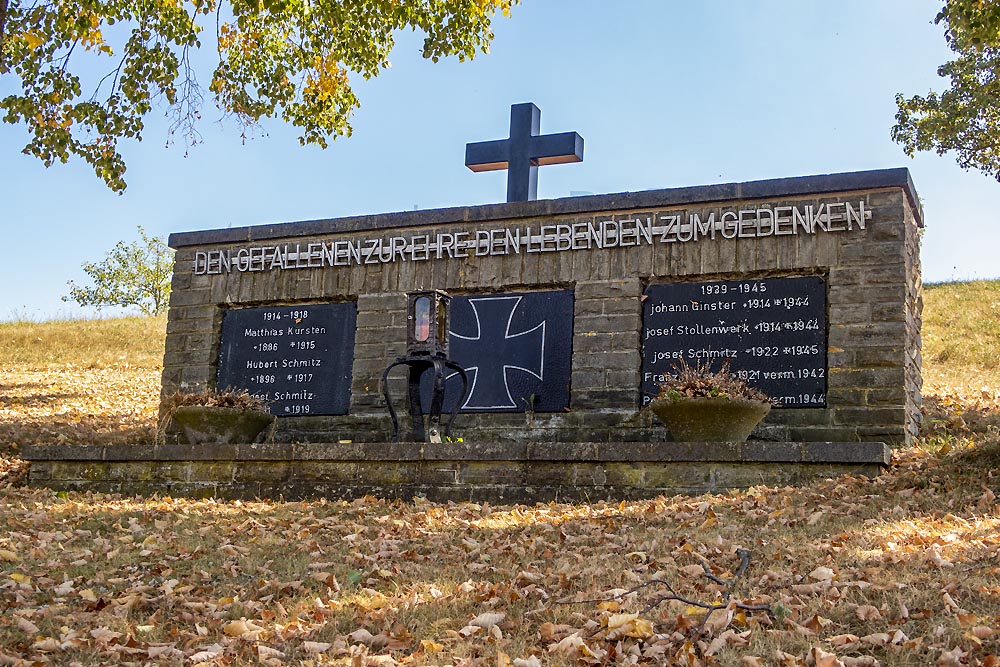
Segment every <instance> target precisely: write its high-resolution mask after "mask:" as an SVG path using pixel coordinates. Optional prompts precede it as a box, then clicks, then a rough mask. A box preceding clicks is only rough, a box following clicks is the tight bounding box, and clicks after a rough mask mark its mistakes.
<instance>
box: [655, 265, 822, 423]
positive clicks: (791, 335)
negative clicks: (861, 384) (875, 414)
mask: <svg viewBox="0 0 1000 667" xmlns="http://www.w3.org/2000/svg"><path fill="white" fill-rule="evenodd" d="M645 295H646V298H645V300H644V302H643V327H642V404H643V405H644V406H645V405H648V404H649V402H650V400H652V398H653V397H654V396H656V394H657V392H658V391H659V383H660V382H663V380H664V379H665V376H666V374H669V373H671V372H673V371H674V367H675V366H676V365H677V364H679V363H680V359H681V358H683V359H684V360H685V361H687V363H688V364H690V365H692V366H694V365H696V364H703V363H705V362H710V363H711V366H712V369H713V370H717V369H719V368H720V367H721V366H722V365H723V364H724V363H725V362H726V361H728V362H729V367H730V370H732V371H733V372H734V373H735V374H736V375H738V376H739V377H742V378H743V379H745V380H747V382H748V383H749V384H750V385H751V386H754V387H757V388H758V389H760V390H761V391H763V392H764V393H766V394H767V395H768V396H770V397H771V398H773V399H775V400H777V401H779V402H780V403H781V407H785V408H818V407H825V406H826V376H827V363H826V352H827V330H826V283H825V281H824V279H823V278H822V277H820V276H799V277H784V278H760V279H756V280H722V281H712V282H678V283H669V284H652V285H649V286H648V287H647V288H646V292H645Z"/></svg>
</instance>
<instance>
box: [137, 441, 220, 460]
mask: <svg viewBox="0 0 1000 667" xmlns="http://www.w3.org/2000/svg"><path fill="white" fill-rule="evenodd" d="M238 450H239V445H236V444H234V443H230V444H222V443H218V442H215V443H202V444H199V445H187V444H184V445H180V444H176V445H157V446H156V448H155V451H154V457H155V458H156V459H157V460H159V461H233V460H235V459H236V454H237V452H238Z"/></svg>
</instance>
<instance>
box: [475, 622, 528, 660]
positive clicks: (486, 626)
mask: <svg viewBox="0 0 1000 667" xmlns="http://www.w3.org/2000/svg"><path fill="white" fill-rule="evenodd" d="M505 618H507V614H504V613H502V612H499V613H494V612H484V613H482V614H480V615H479V616H476V617H475V618H474V619H472V620H471V621H469V625H474V626H476V627H479V628H483V629H484V630H489V629H490V628H492V627H493V626H494V625H496V624H497V623H501V622H502V621H503V620H504V619H505ZM515 662H516V661H515Z"/></svg>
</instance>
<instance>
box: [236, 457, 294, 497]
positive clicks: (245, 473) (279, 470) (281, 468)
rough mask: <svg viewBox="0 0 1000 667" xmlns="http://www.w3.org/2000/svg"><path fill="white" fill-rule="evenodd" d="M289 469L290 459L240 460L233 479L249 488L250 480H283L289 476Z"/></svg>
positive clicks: (290, 466)
mask: <svg viewBox="0 0 1000 667" xmlns="http://www.w3.org/2000/svg"><path fill="white" fill-rule="evenodd" d="M291 471H292V464H291V462H290V461H241V462H240V463H239V465H237V466H236V470H235V474H234V476H233V481H234V482H236V485H246V486H247V488H250V483H251V482H282V481H285V480H287V479H288V478H289V477H291ZM255 491H256V489H255Z"/></svg>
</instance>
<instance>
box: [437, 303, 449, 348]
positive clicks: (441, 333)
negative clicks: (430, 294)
mask: <svg viewBox="0 0 1000 667" xmlns="http://www.w3.org/2000/svg"><path fill="white" fill-rule="evenodd" d="M437 326H438V334H437V340H438V344H439V345H442V346H447V344H448V302H447V301H445V300H444V299H442V300H441V303H439V304H438V309H437Z"/></svg>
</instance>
